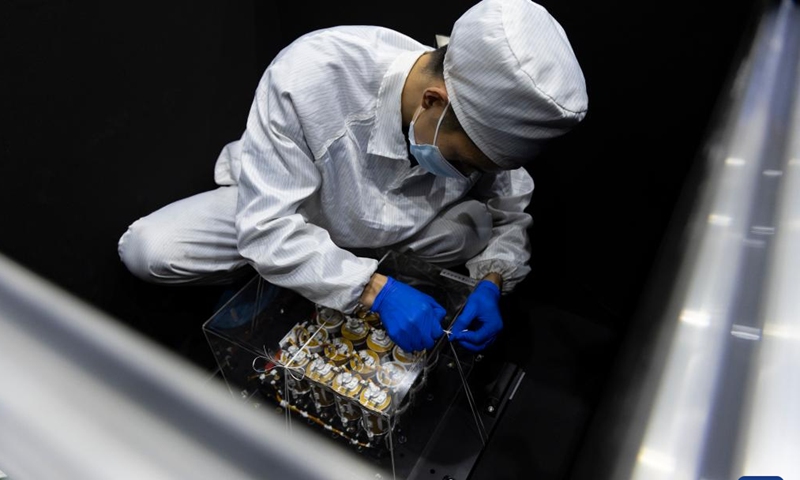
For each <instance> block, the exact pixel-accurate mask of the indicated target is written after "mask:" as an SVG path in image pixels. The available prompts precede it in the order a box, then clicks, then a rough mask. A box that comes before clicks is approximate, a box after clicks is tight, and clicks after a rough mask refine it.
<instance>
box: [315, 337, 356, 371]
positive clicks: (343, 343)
mask: <svg viewBox="0 0 800 480" xmlns="http://www.w3.org/2000/svg"><path fill="white" fill-rule="evenodd" d="M322 352H323V353H324V354H325V356H326V357H328V359H329V360H330V361H331V362H333V363H334V364H335V365H337V366H341V365H344V364H345V363H347V360H349V359H350V357H351V356H352V355H353V342H351V341H350V340H348V339H346V338H342V337H336V338H334V339H333V340H332V341H331V342H330V343H326V344H325V347H324V348H323V350H322Z"/></svg>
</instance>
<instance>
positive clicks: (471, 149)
mask: <svg viewBox="0 0 800 480" xmlns="http://www.w3.org/2000/svg"><path fill="white" fill-rule="evenodd" d="M427 100H428V102H426V101H425V100H423V105H422V107H423V111H422V112H420V113H419V116H418V117H417V120H416V122H415V130H414V136H415V138H416V141H417V143H420V144H430V145H432V144H433V140H434V136H435V134H436V125H437V123H439V118H440V117H441V116H442V112H443V111H444V107H445V105H447V100H446V98H435V99H427ZM449 108H452V106H450V107H448V109H449ZM436 146H438V147H439V151H441V152H442V156H444V158H445V159H446V160H447V161H448V162H450V163H451V164H452V165H453V166H454V167H456V169H458V171H460V172H461V173H462V174H464V175H470V174H471V173H473V172H482V173H491V172H499V171H501V170H503V169H502V168H501V167H499V166H498V165H496V164H495V163H494V162H492V161H491V160H489V159H488V158H487V157H486V156H485V155H484V154H483V153H482V152H481V151H480V149H478V147H476V146H475V144H474V143H473V142H472V140H470V139H469V137H468V136H467V135H466V133H464V132H463V131H460V130H448V129H446V128H445V127H444V126H442V127H440V128H439V135H438V137H436Z"/></svg>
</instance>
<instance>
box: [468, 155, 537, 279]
mask: <svg viewBox="0 0 800 480" xmlns="http://www.w3.org/2000/svg"><path fill="white" fill-rule="evenodd" d="M474 193H475V194H476V195H477V196H478V197H479V198H480V199H481V200H483V201H484V202H485V203H486V206H487V208H488V209H489V212H490V213H491V215H492V238H491V239H490V240H489V244H488V245H487V247H486V248H485V249H484V250H483V251H482V252H481V253H480V254H479V255H478V256H476V257H475V258H472V259H470V260H469V261H468V262H467V264H466V266H467V269H468V270H469V272H470V276H472V277H473V278H477V279H480V278H483V277H484V276H485V275H486V274H488V273H490V272H495V273H499V274H500V275H501V276H502V277H503V292H505V293H508V292H510V291H511V290H513V289H514V287H515V286H516V285H517V284H518V283H519V282H521V281H522V280H524V279H525V277H526V276H527V275H528V273H530V271H531V269H530V266H529V265H528V261H529V260H530V256H531V255H530V240H529V238H528V228H529V227H530V226H531V225H532V224H533V219H532V218H531V216H530V215H529V214H528V213H526V212H525V209H526V208H527V207H528V205H529V204H530V201H531V196H532V195H533V179H532V178H531V176H530V175H529V174H528V172H527V171H526V170H525V169H524V168H518V169H516V170H510V171H505V172H501V173H498V174H494V175H484V178H482V179H481V180H480V181H479V182H478V184H477V185H476V187H475V192H474Z"/></svg>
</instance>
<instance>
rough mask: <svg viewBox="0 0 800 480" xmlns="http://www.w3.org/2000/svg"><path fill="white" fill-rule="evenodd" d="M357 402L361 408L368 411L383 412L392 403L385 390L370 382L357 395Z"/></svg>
mask: <svg viewBox="0 0 800 480" xmlns="http://www.w3.org/2000/svg"><path fill="white" fill-rule="evenodd" d="M358 401H359V403H360V404H361V405H362V406H364V407H365V408H367V409H369V410H373V411H376V412H384V411H386V409H388V408H389V405H390V404H391V403H392V396H391V395H389V392H387V391H386V389H384V388H381V387H379V386H378V385H375V384H374V383H373V382H372V381H370V382H369V383H368V384H367V386H366V387H364V389H363V390H361V395H359V398H358Z"/></svg>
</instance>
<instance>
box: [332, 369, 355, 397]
mask: <svg viewBox="0 0 800 480" xmlns="http://www.w3.org/2000/svg"><path fill="white" fill-rule="evenodd" d="M332 387H333V390H334V391H335V392H336V393H339V394H340V395H343V396H345V397H350V398H355V399H358V393H359V392H360V391H361V389H362V387H363V386H362V385H361V377H360V376H359V375H358V374H355V373H352V372H342V373H340V374H338V375H336V376H335V377H334V378H333V385H332Z"/></svg>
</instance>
